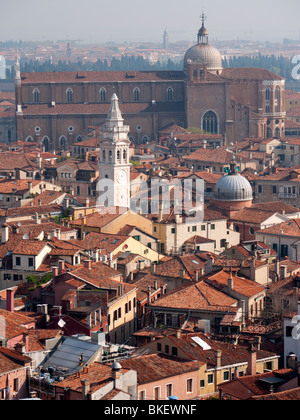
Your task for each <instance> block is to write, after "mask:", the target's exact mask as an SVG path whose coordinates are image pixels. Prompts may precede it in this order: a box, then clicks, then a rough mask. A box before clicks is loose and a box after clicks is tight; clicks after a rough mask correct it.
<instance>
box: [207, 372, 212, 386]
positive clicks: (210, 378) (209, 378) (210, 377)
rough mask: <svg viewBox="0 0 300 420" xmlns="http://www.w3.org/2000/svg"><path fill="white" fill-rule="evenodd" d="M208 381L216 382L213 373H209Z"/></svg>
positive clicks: (210, 382) (209, 382)
mask: <svg viewBox="0 0 300 420" xmlns="http://www.w3.org/2000/svg"><path fill="white" fill-rule="evenodd" d="M207 383H208V384H209V385H210V384H213V383H214V375H213V374H211V373H210V374H209V375H207Z"/></svg>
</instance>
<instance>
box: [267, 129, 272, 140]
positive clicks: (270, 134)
mask: <svg viewBox="0 0 300 420" xmlns="http://www.w3.org/2000/svg"><path fill="white" fill-rule="evenodd" d="M270 138H272V130H271V128H270V127H267V139H270Z"/></svg>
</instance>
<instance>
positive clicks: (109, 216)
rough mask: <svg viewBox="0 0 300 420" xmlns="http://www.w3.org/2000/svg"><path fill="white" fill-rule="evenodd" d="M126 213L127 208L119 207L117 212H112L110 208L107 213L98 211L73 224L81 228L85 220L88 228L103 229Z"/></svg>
mask: <svg viewBox="0 0 300 420" xmlns="http://www.w3.org/2000/svg"><path fill="white" fill-rule="evenodd" d="M126 212H127V208H125V207H124V208H123V207H117V208H116V209H115V211H110V210H109V208H107V211H106V212H105V213H100V212H99V211H96V212H95V213H92V214H89V215H87V216H85V217H84V218H80V219H76V220H75V221H74V222H72V225H75V226H79V227H80V226H81V223H82V220H84V221H85V224H86V226H90V227H98V228H101V227H103V226H105V225H106V224H108V223H110V222H111V221H112V220H114V219H116V218H117V217H119V216H120V215H122V214H123V213H126Z"/></svg>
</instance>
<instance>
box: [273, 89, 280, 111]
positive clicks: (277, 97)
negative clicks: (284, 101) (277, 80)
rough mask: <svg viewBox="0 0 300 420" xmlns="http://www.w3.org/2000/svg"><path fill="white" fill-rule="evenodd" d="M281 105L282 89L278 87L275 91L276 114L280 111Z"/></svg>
mask: <svg viewBox="0 0 300 420" xmlns="http://www.w3.org/2000/svg"><path fill="white" fill-rule="evenodd" d="M279 104H280V87H279V86H277V87H276V89H275V99H274V110H275V112H278V111H279Z"/></svg>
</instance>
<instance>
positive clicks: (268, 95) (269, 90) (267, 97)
mask: <svg viewBox="0 0 300 420" xmlns="http://www.w3.org/2000/svg"><path fill="white" fill-rule="evenodd" d="M270 92H271V89H270V88H269V87H267V89H266V96H265V100H266V107H265V109H266V114H268V113H269V112H270Z"/></svg>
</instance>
